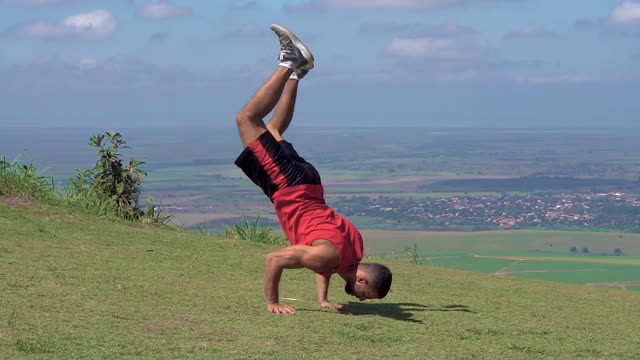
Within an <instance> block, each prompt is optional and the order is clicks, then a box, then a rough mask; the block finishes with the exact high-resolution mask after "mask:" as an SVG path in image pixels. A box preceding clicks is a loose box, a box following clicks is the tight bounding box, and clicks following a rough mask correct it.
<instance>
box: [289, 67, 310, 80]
mask: <svg viewBox="0 0 640 360" xmlns="http://www.w3.org/2000/svg"><path fill="white" fill-rule="evenodd" d="M308 72H309V70H308V69H297V70H295V71H294V72H293V73H291V76H289V79H294V80H302V78H303V77H305V75H307V73H308Z"/></svg>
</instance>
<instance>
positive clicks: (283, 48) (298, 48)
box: [271, 24, 314, 79]
mask: <svg viewBox="0 0 640 360" xmlns="http://www.w3.org/2000/svg"><path fill="white" fill-rule="evenodd" d="M271 30H273V32H275V33H276V35H278V40H280V65H281V66H285V67H288V68H291V69H293V70H294V71H295V72H296V73H297V74H296V76H297V78H298V79H302V78H303V77H304V76H305V75H306V74H307V72H309V70H311V69H313V61H314V59H313V55H312V54H311V51H309V49H308V48H307V47H306V46H305V45H304V44H303V43H302V41H300V39H298V37H297V36H295V34H293V33H292V32H291V31H289V30H287V29H286V28H284V27H282V26H280V25H276V24H273V25H271Z"/></svg>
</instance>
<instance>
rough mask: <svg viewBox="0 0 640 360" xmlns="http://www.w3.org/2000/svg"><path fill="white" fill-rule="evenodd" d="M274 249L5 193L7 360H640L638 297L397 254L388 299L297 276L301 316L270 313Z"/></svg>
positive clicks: (291, 291)
mask: <svg viewBox="0 0 640 360" xmlns="http://www.w3.org/2000/svg"><path fill="white" fill-rule="evenodd" d="M272 249H273V247H270V246H266V245H262V244H254V243H246V242H241V241H235V240H229V239H222V238H214V237H206V236H203V235H200V234H194V233H188V232H183V231H176V230H170V229H166V228H160V227H151V226H145V225H139V224H130V223H126V222H110V221H107V220H103V219H100V218H97V217H94V216H90V215H86V214H83V213H80V212H75V211H72V210H69V209H65V208H59V207H49V206H44V205H40V204H37V203H32V204H29V203H25V202H21V201H8V200H7V199H4V200H2V199H0V279H2V281H0V304H2V305H1V306H0V358H3V359H5V358H6V359H21V358H28V359H78V358H92V359H93V358H95V359H116V358H117V359H130V358H136V359H145V358H148V359H179V358H183V359H366V358H375V359H391V358H393V359H547V358H553V359H572V358H580V359H589V358H591V359H602V358H629V359H631V358H637V354H638V353H639V352H640V338H638V336H637V332H636V330H637V327H638V324H639V323H640V313H639V312H638V311H637V309H638V307H639V306H640V294H638V293H635V292H623V291H615V290H607V289H591V288H586V287H583V286H573V285H563V284H555V283H549V282H541V281H532V280H524V279H508V278H498V277H495V276H491V275H487V274H479V273H471V272H462V271H453V270H444V269H437V268H427V267H421V266H414V265H410V264H406V263H401V262H395V261H391V260H389V261H386V263H387V265H389V266H390V267H391V268H392V270H393V271H394V275H395V279H394V281H395V282H394V285H393V289H392V291H393V292H392V293H390V294H389V296H388V297H387V299H384V300H381V301H373V302H366V303H359V302H358V303H354V302H351V301H352V300H351V298H349V297H347V296H346V295H345V294H344V293H343V292H342V290H341V287H342V284H341V281H338V280H337V279H334V282H333V283H332V288H331V294H333V298H334V299H335V300H337V301H341V302H349V305H350V307H351V311H350V313H349V314H341V313H338V312H336V311H332V310H324V309H320V308H319V307H318V306H317V303H316V298H315V296H316V289H315V275H314V274H312V273H311V272H309V271H305V270H297V271H286V272H285V274H284V276H283V281H282V286H281V291H280V293H281V296H282V297H283V298H295V299H297V300H290V301H288V303H289V304H291V305H293V306H295V307H296V308H297V310H298V314H297V315H296V316H290V317H284V316H276V315H271V314H268V313H266V311H265V305H264V299H263V295H262V270H263V256H264V254H266V253H267V252H269V251H270V250H272Z"/></svg>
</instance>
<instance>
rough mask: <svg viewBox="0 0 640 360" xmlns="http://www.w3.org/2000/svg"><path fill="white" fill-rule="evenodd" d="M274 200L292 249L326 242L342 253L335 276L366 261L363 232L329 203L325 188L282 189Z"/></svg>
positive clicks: (317, 186) (310, 186)
mask: <svg viewBox="0 0 640 360" xmlns="http://www.w3.org/2000/svg"><path fill="white" fill-rule="evenodd" d="M272 200H273V204H274V206H275V209H276V214H277V215H278V219H279V220H280V225H281V226H282V230H283V231H284V233H285V235H286V236H287V238H288V239H289V242H290V243H291V244H292V245H312V244H313V242H314V241H316V240H320V239H322V240H328V241H329V242H331V243H332V244H333V245H334V246H335V247H336V248H337V249H338V253H339V255H340V262H339V265H338V267H337V268H336V269H333V271H332V272H339V271H342V270H344V269H346V268H348V267H349V266H352V265H354V264H357V263H359V262H360V260H362V253H363V243H362V236H361V235H360V232H359V231H358V229H356V227H355V226H354V225H353V224H352V223H351V222H349V221H348V220H347V219H345V218H344V217H342V216H341V215H340V214H338V213H336V212H335V211H334V210H333V209H332V208H331V207H329V206H328V205H327V204H326V203H325V200H324V189H323V187H322V185H297V186H294V187H290V188H286V189H282V190H280V191H278V192H276V193H275V194H274V195H273V198H272Z"/></svg>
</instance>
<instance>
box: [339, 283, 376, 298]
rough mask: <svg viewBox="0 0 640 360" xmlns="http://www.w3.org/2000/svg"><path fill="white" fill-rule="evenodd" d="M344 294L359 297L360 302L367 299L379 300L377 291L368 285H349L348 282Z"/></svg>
mask: <svg viewBox="0 0 640 360" xmlns="http://www.w3.org/2000/svg"><path fill="white" fill-rule="evenodd" d="M344 292H346V293H347V294H349V295H351V296H354V297H357V298H358V300H360V301H365V300H367V299H377V298H378V295H377V293H376V292H375V290H373V289H371V288H369V286H368V285H367V284H362V283H357V282H356V283H349V282H347V283H346V284H345V285H344Z"/></svg>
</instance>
